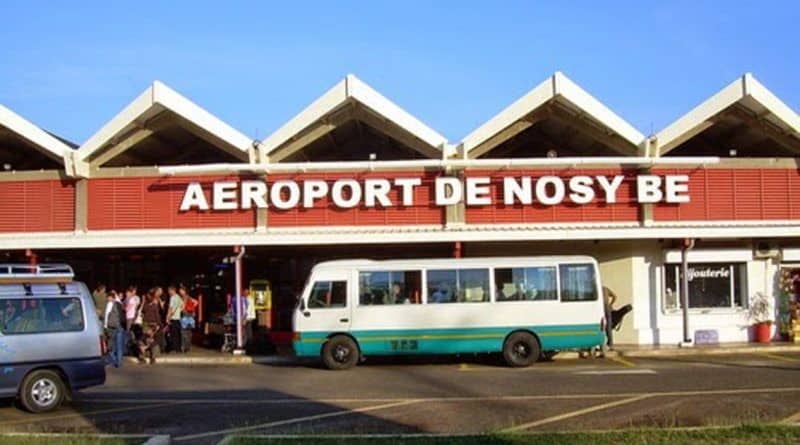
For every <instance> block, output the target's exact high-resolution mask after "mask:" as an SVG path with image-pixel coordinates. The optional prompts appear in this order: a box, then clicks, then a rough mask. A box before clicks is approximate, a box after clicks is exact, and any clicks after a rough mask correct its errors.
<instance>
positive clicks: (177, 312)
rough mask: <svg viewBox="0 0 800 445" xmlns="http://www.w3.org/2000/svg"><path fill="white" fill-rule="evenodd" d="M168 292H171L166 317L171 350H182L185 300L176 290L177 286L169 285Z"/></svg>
mask: <svg viewBox="0 0 800 445" xmlns="http://www.w3.org/2000/svg"><path fill="white" fill-rule="evenodd" d="M167 294H169V304H168V306H167V318H166V322H167V324H168V325H169V338H168V341H169V350H170V351H171V352H181V312H183V300H182V299H181V297H180V295H178V293H177V292H176V287H175V286H169V287H168V288H167Z"/></svg>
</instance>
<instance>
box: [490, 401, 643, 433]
mask: <svg viewBox="0 0 800 445" xmlns="http://www.w3.org/2000/svg"><path fill="white" fill-rule="evenodd" d="M648 397H652V396H651V395H649V394H642V395H640V396H636V397H628V398H626V399H622V400H615V401H613V402H606V403H601V404H600V405H593V406H590V407H588V408H581V409H578V410H575V411H570V412H568V413H564V414H559V415H557V416H551V417H547V418H544V419H540V420H535V421H533V422H528V423H523V424H522V425H516V426H512V427H511V428H506V429H504V430H501V431H500V432H501V433H512V432H515V431H520V430H526V429H528V428H533V427H537V426H541V425H545V424H548V423H553V422H558V421H559V420H564V419H570V418H572V417H578V416H582V415H584V414H589V413H593V412H595V411H600V410H604V409H608V408H614V407H616V406H621V405H627V404H628V403H633V402H638V401H639V400H643V399H646V398H648Z"/></svg>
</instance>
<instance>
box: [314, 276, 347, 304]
mask: <svg viewBox="0 0 800 445" xmlns="http://www.w3.org/2000/svg"><path fill="white" fill-rule="evenodd" d="M346 306H347V281H317V282H315V283H314V287H313V288H311V295H309V296H308V308H309V309H321V308H333V307H346Z"/></svg>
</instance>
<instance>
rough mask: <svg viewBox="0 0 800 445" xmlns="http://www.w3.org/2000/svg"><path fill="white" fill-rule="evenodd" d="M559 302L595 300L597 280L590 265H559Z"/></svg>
mask: <svg viewBox="0 0 800 445" xmlns="http://www.w3.org/2000/svg"><path fill="white" fill-rule="evenodd" d="M558 274H559V279H560V280H561V301H594V300H597V280H596V278H595V271H594V266H593V265H591V264H561V265H559V266H558Z"/></svg>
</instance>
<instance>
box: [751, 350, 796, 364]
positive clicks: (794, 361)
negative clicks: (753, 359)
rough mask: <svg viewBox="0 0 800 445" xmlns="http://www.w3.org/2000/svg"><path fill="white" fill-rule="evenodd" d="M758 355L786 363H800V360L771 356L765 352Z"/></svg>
mask: <svg viewBox="0 0 800 445" xmlns="http://www.w3.org/2000/svg"><path fill="white" fill-rule="evenodd" d="M758 355H761V356H764V357H768V358H771V359H775V360H780V361H784V362H790V363H797V362H800V359H796V358H790V357H784V356H782V355H777V354H770V353H768V352H764V353H761V354H758Z"/></svg>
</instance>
